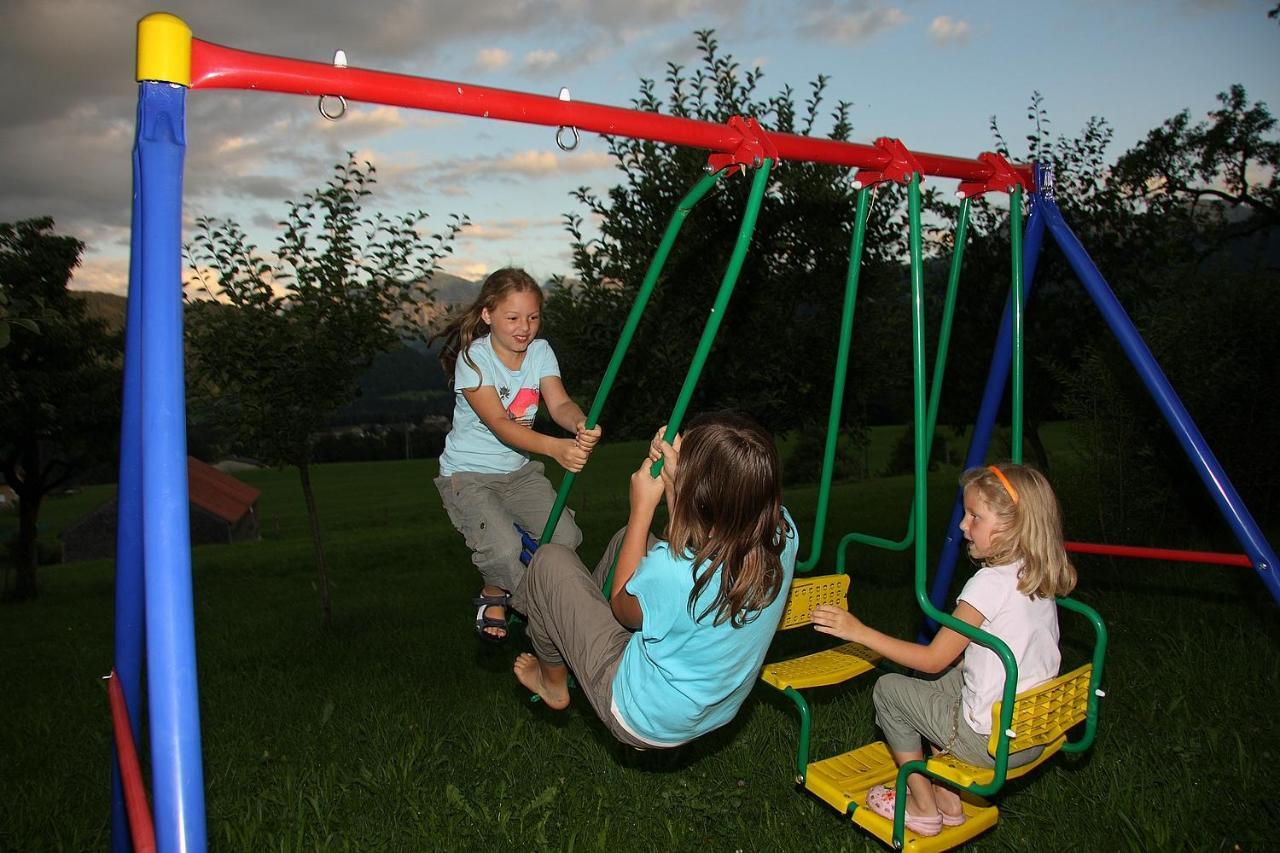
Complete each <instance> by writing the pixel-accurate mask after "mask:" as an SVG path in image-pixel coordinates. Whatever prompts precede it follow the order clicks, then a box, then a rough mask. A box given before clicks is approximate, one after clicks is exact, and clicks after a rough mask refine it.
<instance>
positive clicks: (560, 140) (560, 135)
mask: <svg viewBox="0 0 1280 853" xmlns="http://www.w3.org/2000/svg"><path fill="white" fill-rule="evenodd" d="M566 130H567V131H569V132H570V133H572V134H573V144H572V145H566V144H565V142H564V132H565V131H566ZM581 141H582V137H581V136H579V135H578V129H577V128H576V127H573V126H572V125H563V124H562V125H560V127H558V128H557V129H556V145H558V146H560V150H561V151H573V150H574V149H575V148H577V147H578V143H579V142H581Z"/></svg>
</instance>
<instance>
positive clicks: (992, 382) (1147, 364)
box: [921, 170, 1280, 640]
mask: <svg viewBox="0 0 1280 853" xmlns="http://www.w3.org/2000/svg"><path fill="white" fill-rule="evenodd" d="M1037 172H1038V174H1037V177H1039V171H1038V170H1037ZM1046 229H1047V230H1048V231H1049V233H1051V234H1052V235H1053V238H1054V241H1055V242H1056V243H1057V244H1058V246H1059V248H1061V249H1062V252H1063V254H1064V255H1065V256H1066V258H1067V262H1068V263H1069V264H1070V265H1071V268H1072V270H1073V271H1074V272H1075V274H1076V276H1077V277H1078V278H1079V279H1080V281H1081V283H1082V284H1083V285H1084V288H1085V291H1086V292H1087V293H1088V294H1089V296H1090V297H1091V298H1092V299H1093V301H1094V304H1095V305H1097V306H1098V310H1099V311H1101V312H1102V316H1103V319H1104V320H1106V323H1107V326H1108V327H1109V328H1110V329H1111V333H1112V334H1113V335H1115V337H1116V340H1117V341H1118V342H1119V343H1120V346H1121V348H1122V349H1123V350H1124V352H1125V355H1126V356H1128V358H1129V361H1130V363H1132V364H1133V366H1134V369H1135V370H1137V372H1138V375H1139V376H1140V377H1141V379H1142V382H1143V384H1144V385H1145V386H1146V388H1147V392H1148V393H1149V394H1151V396H1152V399H1153V400H1155V403H1156V406H1157V407H1158V408H1159V409H1160V412H1161V414H1163V415H1164V418H1165V420H1166V421H1167V422H1168V423H1169V426H1170V427H1171V428H1172V429H1173V431H1174V434H1175V435H1176V436H1177V438H1178V442H1179V443H1180V444H1181V445H1182V448H1183V450H1184V451H1185V452H1186V454H1187V457H1188V459H1190V460H1191V463H1192V465H1193V466H1194V467H1195V469H1196V472H1197V473H1198V474H1199V475H1200V479H1201V480H1202V481H1203V482H1204V484H1205V488H1207V489H1208V490H1209V494H1210V495H1211V496H1212V497H1213V500H1214V502H1215V503H1216V504H1217V506H1218V509H1219V511H1220V512H1221V513H1222V516H1223V518H1224V519H1226V522H1227V524H1228V525H1229V526H1230V528H1231V530H1232V532H1233V533H1234V534H1235V536H1236V538H1237V540H1239V542H1240V545H1241V547H1242V548H1243V549H1244V551H1245V553H1247V554H1248V555H1249V559H1251V560H1252V561H1253V566H1254V570H1255V571H1256V572H1257V574H1258V576H1259V577H1260V578H1261V579H1262V582H1263V584H1264V585H1265V586H1266V588H1267V591H1268V592H1270V593H1271V597H1272V598H1274V599H1275V600H1276V601H1277V602H1280V578H1277V577H1276V572H1277V571H1280V566H1277V562H1276V554H1275V551H1274V550H1273V549H1272V548H1271V546H1270V544H1268V542H1267V540H1266V537H1264V536H1263V535H1262V531H1261V529H1260V528H1259V527H1258V524H1257V522H1256V521H1254V519H1253V516H1252V515H1251V514H1250V513H1249V509H1248V507H1246V506H1245V504H1244V501H1243V500H1241V498H1240V495H1239V493H1238V492H1236V489H1235V487H1234V486H1233V485H1232V484H1231V480H1230V478H1229V477H1228V476H1227V474H1226V472H1225V471H1223V470H1222V466H1221V464H1219V462H1218V460H1217V457H1215V456H1214V455H1213V451H1212V450H1210V448H1209V445H1208V443H1207V442H1206V441H1205V440H1204V436H1202V435H1201V434H1200V430H1199V428H1198V427H1196V425H1195V421H1193V420H1192V418H1191V415H1190V414H1189V413H1188V412H1187V410H1186V407H1185V406H1183V405H1182V401H1181V400H1180V399H1179V398H1178V395H1177V392H1175V391H1174V390H1173V386H1171V385H1170V384H1169V380H1168V378H1167V377H1166V376H1165V375H1164V371H1162V370H1161V369H1160V365H1159V364H1158V363H1157V362H1156V360H1155V357H1154V356H1153V355H1152V354H1151V350H1150V349H1148V348H1147V345H1146V343H1145V342H1144V341H1143V340H1142V336H1141V335H1140V334H1138V330H1137V329H1136V328H1135V327H1134V325H1133V321H1132V320H1131V319H1130V318H1129V315H1128V314H1127V313H1126V312H1125V310H1124V308H1123V306H1121V304H1120V301H1119V300H1118V299H1117V298H1116V296H1115V293H1113V292H1112V290H1111V287H1110V286H1109V285H1108V284H1107V282H1106V279H1104V278H1103V276H1102V273H1100V272H1099V271H1098V268H1097V266H1096V265H1094V263H1093V260H1092V259H1091V258H1090V257H1089V253H1088V252H1086V251H1085V249H1084V247H1083V246H1082V245H1081V244H1080V241H1079V240H1078V239H1077V238H1076V236H1075V234H1074V233H1072V231H1071V229H1070V227H1068V226H1067V223H1066V222H1065V220H1063V218H1062V213H1061V211H1059V210H1058V206H1057V204H1056V203H1055V202H1054V201H1053V200H1052V199H1051V198H1047V197H1046V196H1045V195H1044V194H1043V192H1040V191H1037V192H1035V193H1033V194H1032V196H1031V216H1030V218H1029V219H1028V220H1027V227H1026V238H1025V240H1024V243H1023V247H1024V261H1023V266H1024V276H1023V288H1024V294H1026V295H1029V294H1030V292H1031V283H1032V278H1033V276H1034V272H1035V261H1036V256H1037V255H1038V254H1039V251H1040V246H1041V244H1042V242H1043V239H1044V234H1045V231H1046ZM1009 314H1010V311H1009V306H1008V304H1006V305H1005V313H1004V317H1003V318H1002V320H1001V323H1000V332H999V337H998V338H997V341H996V349H995V353H994V354H993V356H992V359H991V368H990V371H989V372H988V375H987V385H986V389H985V391H984V392H983V395H982V404H981V406H980V407H979V411H978V417H977V419H976V421H975V423H974V430H973V438H972V440H971V442H970V445H969V452H968V454H967V455H966V457H965V467H966V468H970V467H974V466H977V465H981V464H983V462H984V460H985V459H986V455H987V450H988V447H989V445H990V442H991V433H992V430H993V428H994V426H995V420H996V415H997V414H998V412H999V409H1000V403H1001V401H1002V400H1003V397H1004V390H1005V386H1006V384H1007V382H1008V378H1009V372H1010V353H1011V351H1012V337H1013V335H1012V321H1011V318H1010V316H1009ZM963 511H964V509H963V505H962V500H961V497H960V496H959V495H958V496H957V499H956V504H955V507H954V508H953V510H952V514H951V521H950V523H949V524H948V526H947V532H946V538H945V540H944V542H943V546H942V551H941V553H940V554H939V557H938V570H937V572H936V574H935V576H934V580H933V586H932V588H931V589H930V593H929V598H930V600H931V601H932V602H933V604H934V606H935V607H939V608H942V607H943V606H944V604H945V603H946V600H947V597H948V593H949V591H950V589H951V580H952V577H953V575H954V573H955V565H956V560H957V557H958V556H959V552H960V545H961V543H962V542H963V537H962V536H961V534H960V520H961V517H962V513H963ZM936 627H937V626H936V625H935V624H933V622H932V621H931V620H929V621H926V623H925V626H924V630H923V631H922V632H921V639H922V640H923V639H924V638H925V636H926V633H932V632H933V631H934V630H935V629H936Z"/></svg>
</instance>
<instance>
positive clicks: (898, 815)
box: [893, 172, 1018, 849]
mask: <svg viewBox="0 0 1280 853" xmlns="http://www.w3.org/2000/svg"><path fill="white" fill-rule="evenodd" d="M920 206H921V205H920V174H919V173H918V172H917V173H915V174H914V175H913V176H912V178H911V185H910V189H909V192H908V205H907V213H908V220H909V222H910V229H911V231H910V247H911V355H912V384H913V404H914V405H913V408H914V411H915V415H914V417H913V418H912V430H913V432H914V438H915V494H914V504H915V506H914V509H913V517H914V519H915V520H916V522H917V523H918V525H919V527H920V529H924V528H925V523H926V520H927V511H928V489H927V485H928V481H927V475H928V473H929V446H928V444H926V443H925V437H926V436H925V431H926V430H925V417H924V414H925V387H924V372H925V371H924V261H923V251H922V248H921V238H920ZM928 552H929V543H928V537H927V536H919V537H916V542H915V563H916V582H915V591H916V601H917V603H918V604H919V605H920V609H921V610H923V611H924V613H925V615H926V616H928V617H930V618H932V619H933V620H934V621H936V622H938V623H939V624H941V625H945V626H946V627H948V628H950V629H952V630H953V631H956V632H958V633H960V634H963V635H964V636H966V637H968V638H969V639H970V640H972V641H974V642H978V643H981V644H982V645H984V646H986V647H988V648H990V649H991V650H992V651H994V652H995V653H996V654H997V655H998V656H999V657H1000V660H1001V662H1002V663H1003V664H1004V670H1005V683H1004V694H1003V704H1002V706H1001V708H1000V728H1001V731H1002V732H1007V731H1008V730H1009V727H1010V725H1011V723H1012V722H1013V700H1014V696H1015V693H1016V690H1017V683H1018V664H1017V662H1016V661H1015V660H1014V657H1013V652H1011V651H1010V650H1009V647H1008V646H1007V645H1006V644H1005V643H1004V642H1003V641H1002V640H1000V638H999V637H995V636H993V635H991V634H988V633H987V632H985V631H982V630H980V629H978V628H975V627H973V626H972V625H969V624H968V623H966V622H962V621H960V620H959V619H957V618H955V617H954V616H952V615H951V614H949V613H943V612H942V611H941V610H939V609H938V608H936V607H934V606H933V602H932V601H930V600H929V594H928V584H927V578H926V574H927V569H926V562H927V560H928V556H929V554H928ZM1008 763H1009V738H1008V737H1006V736H1001V737H1000V739H999V745H998V746H997V748H996V755H995V776H994V777H993V778H992V780H991V782H990V783H989V784H987V785H973V786H971V787H970V788H969V790H970V791H972V792H973V793H975V794H978V795H980V796H981V795H985V794H990V793H993V792H995V791H997V790H999V788H1000V787H1001V786H1002V785H1003V784H1004V778H1005V772H1006V770H1007V768H1008ZM912 773H924V774H925V775H928V776H932V777H933V778H937V777H936V776H933V774H931V773H929V771H928V766H927V764H926V763H925V762H924V761H909V762H907V763H906V764H904V765H902V767H900V768H899V769H898V777H897V781H896V791H897V796H896V797H895V803H894V811H893V846H894V847H895V848H896V849H901V848H902V843H903V833H904V831H905V828H906V817H907V796H906V790H907V787H906V785H907V777H908V776H910V775H911V774H912Z"/></svg>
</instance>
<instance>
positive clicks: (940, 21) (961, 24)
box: [929, 15, 970, 45]
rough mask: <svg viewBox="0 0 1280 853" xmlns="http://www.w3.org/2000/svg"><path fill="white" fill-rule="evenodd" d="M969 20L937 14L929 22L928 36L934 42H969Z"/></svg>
mask: <svg viewBox="0 0 1280 853" xmlns="http://www.w3.org/2000/svg"><path fill="white" fill-rule="evenodd" d="M969 32H970V31H969V22H968V21H958V20H952V19H951V18H948V17H947V16H946V15H939V16H938V17H936V18H934V19H933V21H932V22H931V23H930V24H929V38H930V39H932V40H933V42H934V44H940V45H945V44H967V43H968V42H969Z"/></svg>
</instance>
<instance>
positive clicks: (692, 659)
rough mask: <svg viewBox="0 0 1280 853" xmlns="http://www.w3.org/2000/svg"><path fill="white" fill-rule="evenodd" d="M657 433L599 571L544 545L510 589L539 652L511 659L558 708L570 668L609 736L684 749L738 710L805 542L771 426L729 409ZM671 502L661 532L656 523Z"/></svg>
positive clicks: (565, 696)
mask: <svg viewBox="0 0 1280 853" xmlns="http://www.w3.org/2000/svg"><path fill="white" fill-rule="evenodd" d="M663 432H664V430H661V429H660V430H659V431H658V435H657V436H655V437H654V440H653V442H652V443H651V445H650V451H649V455H648V456H647V457H646V458H645V459H644V460H643V461H642V462H641V463H640V467H639V468H638V469H637V470H636V472H635V473H634V474H632V475H631V481H630V498H631V513H630V517H629V518H628V520H627V526H626V527H624V528H623V529H622V530H620V531H618V534H617V535H616V536H614V537H613V541H612V542H611V543H610V544H609V547H608V548H607V549H606V550H605V553H604V556H603V557H602V558H601V559H600V563H599V564H598V565H597V566H596V569H595V574H594V576H593V575H589V574H588V573H587V569H586V566H584V565H583V564H582V562H581V561H580V560H579V559H578V558H577V556H576V555H575V554H574V553H573V552H572V551H569V550H568V549H566V548H557V547H555V546H553V545H544V546H543V547H541V548H539V549H538V552H537V554H535V555H534V558H533V561H532V562H531V563H530V565H529V572H528V574H526V575H525V579H524V582H523V583H522V584H521V586H520V587H519V589H517V590H516V593H515V595H514V596H513V603H514V605H515V607H516V609H518V610H520V612H522V613H524V614H526V615H527V616H528V617H529V629H528V636H529V639H530V641H531V642H532V644H533V649H534V654H522V655H520V656H519V657H518V658H517V659H516V663H515V674H516V678H517V679H519V681H520V683H521V684H523V685H524V686H525V687H527V688H529V689H530V690H532V691H534V692H535V693H537V694H538V695H539V696H541V697H542V699H543V700H544V701H545V702H546V704H547V705H548V706H549V707H551V708H555V709H563V708H565V707H566V706H568V704H569V691H568V689H567V686H566V682H567V679H568V673H569V669H572V670H573V673H574V676H575V677H576V679H577V682H578V685H579V686H580V687H581V688H582V691H583V693H584V694H585V695H586V697H587V700H588V701H589V702H590V703H591V705H592V707H593V708H594V709H595V711H596V714H597V715H598V716H599V717H600V719H601V720H602V721H603V722H604V724H605V726H606V728H608V729H609V731H610V733H611V734H612V735H613V736H614V737H615V738H617V739H618V740H619V741H620V742H622V743H624V744H627V745H628V746H633V747H636V748H638V749H655V748H658V749H660V748H668V747H674V746H679V745H680V744H683V743H686V742H688V741H690V740H693V739H694V738H696V737H699V736H701V735H704V734H706V733H707V732H709V731H712V730H713V729H716V728H719V727H720V726H723V725H725V724H726V723H728V722H729V721H730V720H732V719H733V718H734V716H735V715H736V714H737V713H738V709H739V708H740V707H741V706H742V702H743V700H744V699H745V698H746V696H747V694H748V693H749V692H750V691H751V685H752V684H753V683H754V682H755V679H756V675H757V674H758V672H759V670H760V665H761V664H762V663H763V661H764V655H765V652H766V650H767V649H768V648H769V642H770V641H771V640H772V639H773V635H774V632H775V631H776V630H777V627H778V621H779V619H781V617H782V608H783V604H784V603H785V601H786V597H787V590H788V588H789V587H790V584H791V577H792V573H793V571H794V569H795V561H796V551H797V550H798V548H799V539H798V537H797V535H796V532H795V525H794V524H793V523H792V521H791V517H790V516H789V515H788V514H787V511H786V509H784V508H783V506H782V485H781V478H780V475H779V470H778V452H777V450H776V448H775V447H774V444H773V440H772V438H771V437H770V436H769V434H768V433H766V432H765V431H764V430H763V429H761V428H760V427H759V426H757V425H756V424H755V423H753V422H751V421H749V420H747V419H746V418H743V417H741V416H739V415H735V414H732V413H720V414H717V415H712V416H709V417H707V418H704V419H701V420H695V421H694V422H693V423H692V424H691V425H690V426H689V428H688V430H687V431H686V432H685V433H684V435H683V436H682V437H678V438H677V439H676V441H675V443H674V444H667V443H666V442H664V441H662V435H663ZM657 459H662V460H664V461H663V469H662V476H661V477H660V478H658V479H654V478H653V477H652V476H651V475H650V473H649V471H650V464H651V463H652V462H653V461H654V460H657ZM664 499H665V500H666V502H667V507H668V510H669V513H670V514H669V523H668V525H667V530H666V538H665V539H664V540H659V539H656V538H655V537H654V536H653V535H651V534H650V532H649V529H650V527H651V525H652V524H653V517H654V512H655V511H656V509H657V507H658V504H659V503H661V502H662V501H663V500H664ZM615 558H616V559H617V568H616V570H615V572H614V575H613V581H612V586H611V587H610V589H609V593H608V596H607V597H606V595H605V594H604V593H602V592H601V585H602V583H603V582H604V578H605V576H606V575H607V573H608V571H609V567H610V565H612V564H613V561H614V559H615Z"/></svg>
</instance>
